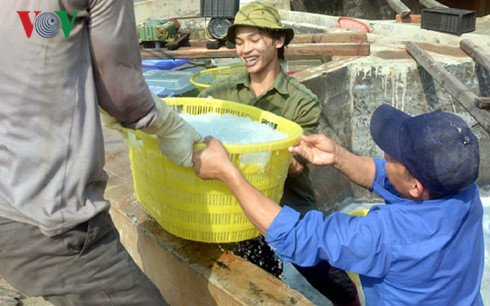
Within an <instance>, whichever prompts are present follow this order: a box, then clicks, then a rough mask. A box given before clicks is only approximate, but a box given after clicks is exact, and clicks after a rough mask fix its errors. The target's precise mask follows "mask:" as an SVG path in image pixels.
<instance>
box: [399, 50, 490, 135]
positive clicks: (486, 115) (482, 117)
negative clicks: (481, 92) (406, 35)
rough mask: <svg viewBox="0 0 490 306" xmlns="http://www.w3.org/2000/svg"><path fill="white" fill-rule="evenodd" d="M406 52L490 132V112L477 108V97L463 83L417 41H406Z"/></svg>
mask: <svg viewBox="0 0 490 306" xmlns="http://www.w3.org/2000/svg"><path fill="white" fill-rule="evenodd" d="M406 48H407V52H408V53H409V54H410V55H411V56H412V57H413V58H414V59H415V60H416V61H417V63H419V64H420V65H421V66H422V67H424V69H425V70H427V72H429V74H430V75H431V76H432V77H433V78H434V80H436V81H437V82H438V83H439V84H441V86H442V87H444V88H445V89H446V90H447V91H448V92H449V94H451V95H452V96H453V97H454V98H455V99H456V100H457V101H458V102H459V103H461V105H463V107H464V108H465V109H466V110H467V111H468V112H469V113H470V114H471V116H473V118H475V120H476V121H477V122H478V123H479V124H480V125H481V127H482V128H483V129H484V130H485V131H487V133H490V112H488V111H486V110H481V109H479V108H478V106H477V105H476V104H477V101H478V99H479V97H478V96H477V95H475V94H474V93H473V92H471V91H470V90H469V88H468V87H466V86H465V85H464V84H462V83H461V82H460V81H459V80H458V79H456V78H455V77H454V76H453V75H452V74H450V73H449V72H447V70H446V69H444V67H442V65H440V64H439V63H437V62H436V61H435V60H434V59H433V58H432V57H431V56H430V55H429V54H428V53H427V52H425V50H423V49H422V48H421V47H420V46H419V45H418V44H417V43H415V42H408V43H407V45H406Z"/></svg>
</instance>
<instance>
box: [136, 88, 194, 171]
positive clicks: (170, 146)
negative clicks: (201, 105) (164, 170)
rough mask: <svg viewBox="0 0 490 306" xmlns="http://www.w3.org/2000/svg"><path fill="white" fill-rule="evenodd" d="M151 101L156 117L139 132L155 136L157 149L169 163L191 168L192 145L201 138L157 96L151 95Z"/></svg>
mask: <svg viewBox="0 0 490 306" xmlns="http://www.w3.org/2000/svg"><path fill="white" fill-rule="evenodd" d="M153 100H154V101H155V105H156V107H157V109H158V116H157V118H156V119H155V121H153V123H152V124H150V125H149V126H148V127H146V128H144V129H141V130H142V131H143V132H145V133H148V134H154V135H156V136H157V139H158V147H159V148H160V150H161V151H162V153H163V154H165V156H167V158H168V159H169V160H170V161H172V162H174V163H175V164H177V165H179V166H184V167H192V154H193V145H194V142H202V140H203V138H202V136H201V135H200V134H199V133H198V132H197V131H196V130H195V129H194V128H193V127H192V126H190V125H189V124H188V123H187V122H185V121H184V119H182V118H181V117H180V116H179V115H178V114H177V113H175V112H174V111H173V110H172V109H171V108H170V107H169V106H168V105H167V103H165V102H164V101H162V100H161V99H160V98H159V97H158V96H156V95H153Z"/></svg>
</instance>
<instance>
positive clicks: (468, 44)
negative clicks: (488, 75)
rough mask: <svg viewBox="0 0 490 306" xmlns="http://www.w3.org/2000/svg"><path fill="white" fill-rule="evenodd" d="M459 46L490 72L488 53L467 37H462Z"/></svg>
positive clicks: (489, 55) (489, 56)
mask: <svg viewBox="0 0 490 306" xmlns="http://www.w3.org/2000/svg"><path fill="white" fill-rule="evenodd" d="M459 46H460V47H461V49H463V51H464V52H466V53H467V54H468V55H469V56H471V57H472V58H473V59H474V60H475V61H476V62H478V63H479V64H480V65H482V66H483V67H485V69H487V70H488V71H489V72H490V54H488V53H485V51H484V50H483V49H482V48H480V47H479V46H477V45H475V43H473V42H472V41H471V40H469V39H463V40H461V41H460V42H459Z"/></svg>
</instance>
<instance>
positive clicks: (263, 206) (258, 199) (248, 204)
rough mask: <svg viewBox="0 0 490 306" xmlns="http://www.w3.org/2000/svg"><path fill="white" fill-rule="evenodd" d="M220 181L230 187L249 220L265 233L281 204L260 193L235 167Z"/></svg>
mask: <svg viewBox="0 0 490 306" xmlns="http://www.w3.org/2000/svg"><path fill="white" fill-rule="evenodd" d="M222 181H223V182H224V183H225V184H226V185H227V186H228V188H230V190H231V192H232V193H233V195H234V196H235V197H236V199H237V200H238V202H239V203H240V206H241V207H242V209H243V211H244V212H245V214H246V215H247V217H248V219H249V220H250V222H252V224H253V225H254V226H255V227H256V228H257V229H258V230H259V232H260V233H261V234H262V235H265V232H266V231H267V229H268V228H269V225H270V224H271V223H272V221H273V220H274V218H275V217H276V216H277V214H278V213H279V212H280V211H281V209H282V208H281V206H279V205H278V204H277V203H275V202H274V201H272V200H271V199H269V198H267V197H266V196H264V195H263V194H262V193H260V191H258V190H257V189H256V188H255V187H254V186H252V185H251V184H250V183H249V182H248V181H247V180H246V179H245V178H244V177H243V175H242V174H241V173H240V172H239V171H238V169H236V168H234V170H232V171H230V172H228V173H227V174H226V176H225V178H223V180H222Z"/></svg>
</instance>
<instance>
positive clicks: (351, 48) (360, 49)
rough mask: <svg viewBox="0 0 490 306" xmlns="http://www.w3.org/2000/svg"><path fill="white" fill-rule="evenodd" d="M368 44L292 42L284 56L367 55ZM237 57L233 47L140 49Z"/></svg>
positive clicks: (160, 55) (161, 54)
mask: <svg viewBox="0 0 490 306" xmlns="http://www.w3.org/2000/svg"><path fill="white" fill-rule="evenodd" d="M370 46H371V45H370V44H369V43H365V42H361V43H317V44H315V43H311V44H293V45H289V46H288V47H286V50H285V52H284V53H285V56H286V57H288V56H324V55H369V52H370ZM220 57H237V55H236V52H235V49H227V48H220V49H216V50H210V49H207V48H179V49H178V50H174V51H169V50H165V49H142V50H141V58H142V59H167V58H171V59H176V58H196V59H197V58H220Z"/></svg>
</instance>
